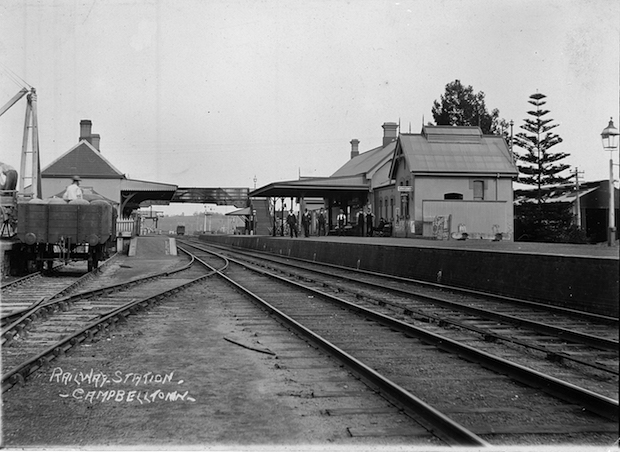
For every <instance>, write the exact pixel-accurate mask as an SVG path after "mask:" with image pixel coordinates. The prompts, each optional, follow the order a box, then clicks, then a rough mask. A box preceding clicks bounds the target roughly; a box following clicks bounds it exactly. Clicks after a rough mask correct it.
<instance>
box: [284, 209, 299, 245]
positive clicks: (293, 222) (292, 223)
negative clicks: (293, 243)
mask: <svg viewBox="0 0 620 452" xmlns="http://www.w3.org/2000/svg"><path fill="white" fill-rule="evenodd" d="M286 224H288V229H289V231H290V233H291V238H293V234H295V237H297V217H296V216H295V212H293V209H291V211H290V212H289V213H288V217H286Z"/></svg>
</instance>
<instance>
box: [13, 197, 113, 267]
mask: <svg viewBox="0 0 620 452" xmlns="http://www.w3.org/2000/svg"><path fill="white" fill-rule="evenodd" d="M17 212H18V215H17V234H16V235H17V239H18V240H19V241H20V250H19V253H18V255H19V266H20V268H23V269H28V267H30V266H32V265H34V266H36V268H37V270H42V269H43V268H44V264H45V263H47V267H48V268H51V267H52V265H53V261H55V260H63V261H65V262H68V261H70V260H87V261H88V270H89V271H90V270H92V269H93V268H96V267H97V266H98V264H99V261H100V260H102V259H104V258H106V257H107V256H108V254H109V251H110V249H111V248H112V246H114V243H115V239H116V231H115V229H116V216H117V213H116V209H115V208H114V207H113V206H112V205H111V204H110V203H109V202H107V201H104V200H94V201H91V202H89V201H87V200H84V199H75V200H73V201H70V202H66V201H64V200H63V199H60V198H51V199H47V200H41V199H36V198H35V199H32V200H30V201H29V202H23V203H22V202H20V203H18V206H17Z"/></svg>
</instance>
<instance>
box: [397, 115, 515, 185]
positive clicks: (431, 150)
mask: <svg viewBox="0 0 620 452" xmlns="http://www.w3.org/2000/svg"><path fill="white" fill-rule="evenodd" d="M459 132H461V134H459ZM429 136H430V137H432V139H428V138H429ZM399 146H400V148H401V151H402V153H403V155H404V156H405V157H406V158H407V160H408V162H409V168H410V169H411V172H412V173H476V174H483V173H492V174H497V173H500V174H509V175H517V174H518V171H517V168H516V166H515V164H514V162H513V161H512V158H511V157H510V154H509V152H508V146H507V145H506V142H505V141H504V139H503V138H502V137H500V136H495V135H482V133H481V132H480V129H478V128H477V127H445V126H444V127H439V126H435V127H430V126H425V127H424V130H423V133H422V134H401V135H400V136H399Z"/></svg>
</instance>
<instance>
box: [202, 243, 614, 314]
mask: <svg viewBox="0 0 620 452" xmlns="http://www.w3.org/2000/svg"><path fill="white" fill-rule="evenodd" d="M200 239H201V240H204V241H206V242H214V243H222V244H226V245H231V246H235V247H241V248H248V249H254V250H256V251H266V252H271V253H274V254H279V255H284V256H291V257H297V258H302V259H307V260H311V261H319V262H325V263H330V264H334V265H341V266H345V267H352V268H358V269H363V270H368V271H376V272H381V273H388V274H392V275H396V276H401V277H406V278H412V279H420V280H423V281H429V282H438V283H444V284H448V285H454V286H457V287H462V288H467V289H473V290H480V291H487V292H493V293H497V294H501V295H504V296H508V297H515V298H521V299H529V300H533V301H541V302H545V303H549V304H554V305H557V306H562V307H567V308H571V309H579V310H584V311H588V312H593V313H597V314H603V315H612V316H618V314H619V310H618V297H619V293H618V286H619V265H618V264H619V261H620V259H619V256H618V250H619V248H618V246H614V247H607V246H602V245H571V244H553V243H528V242H509V241H498V242H493V241H486V240H466V241H460V240H448V241H439V240H426V239H415V238H394V237H350V236H333V235H331V236H327V237H312V236H311V237H298V238H289V237H271V236H240V235H237V236H217V235H201V236H200Z"/></svg>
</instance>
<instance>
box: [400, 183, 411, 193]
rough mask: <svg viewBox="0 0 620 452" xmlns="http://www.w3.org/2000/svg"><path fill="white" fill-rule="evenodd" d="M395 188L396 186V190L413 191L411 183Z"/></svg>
mask: <svg viewBox="0 0 620 452" xmlns="http://www.w3.org/2000/svg"><path fill="white" fill-rule="evenodd" d="M397 188H398V191H408V192H412V191H413V185H399V186H398V187H397Z"/></svg>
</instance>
